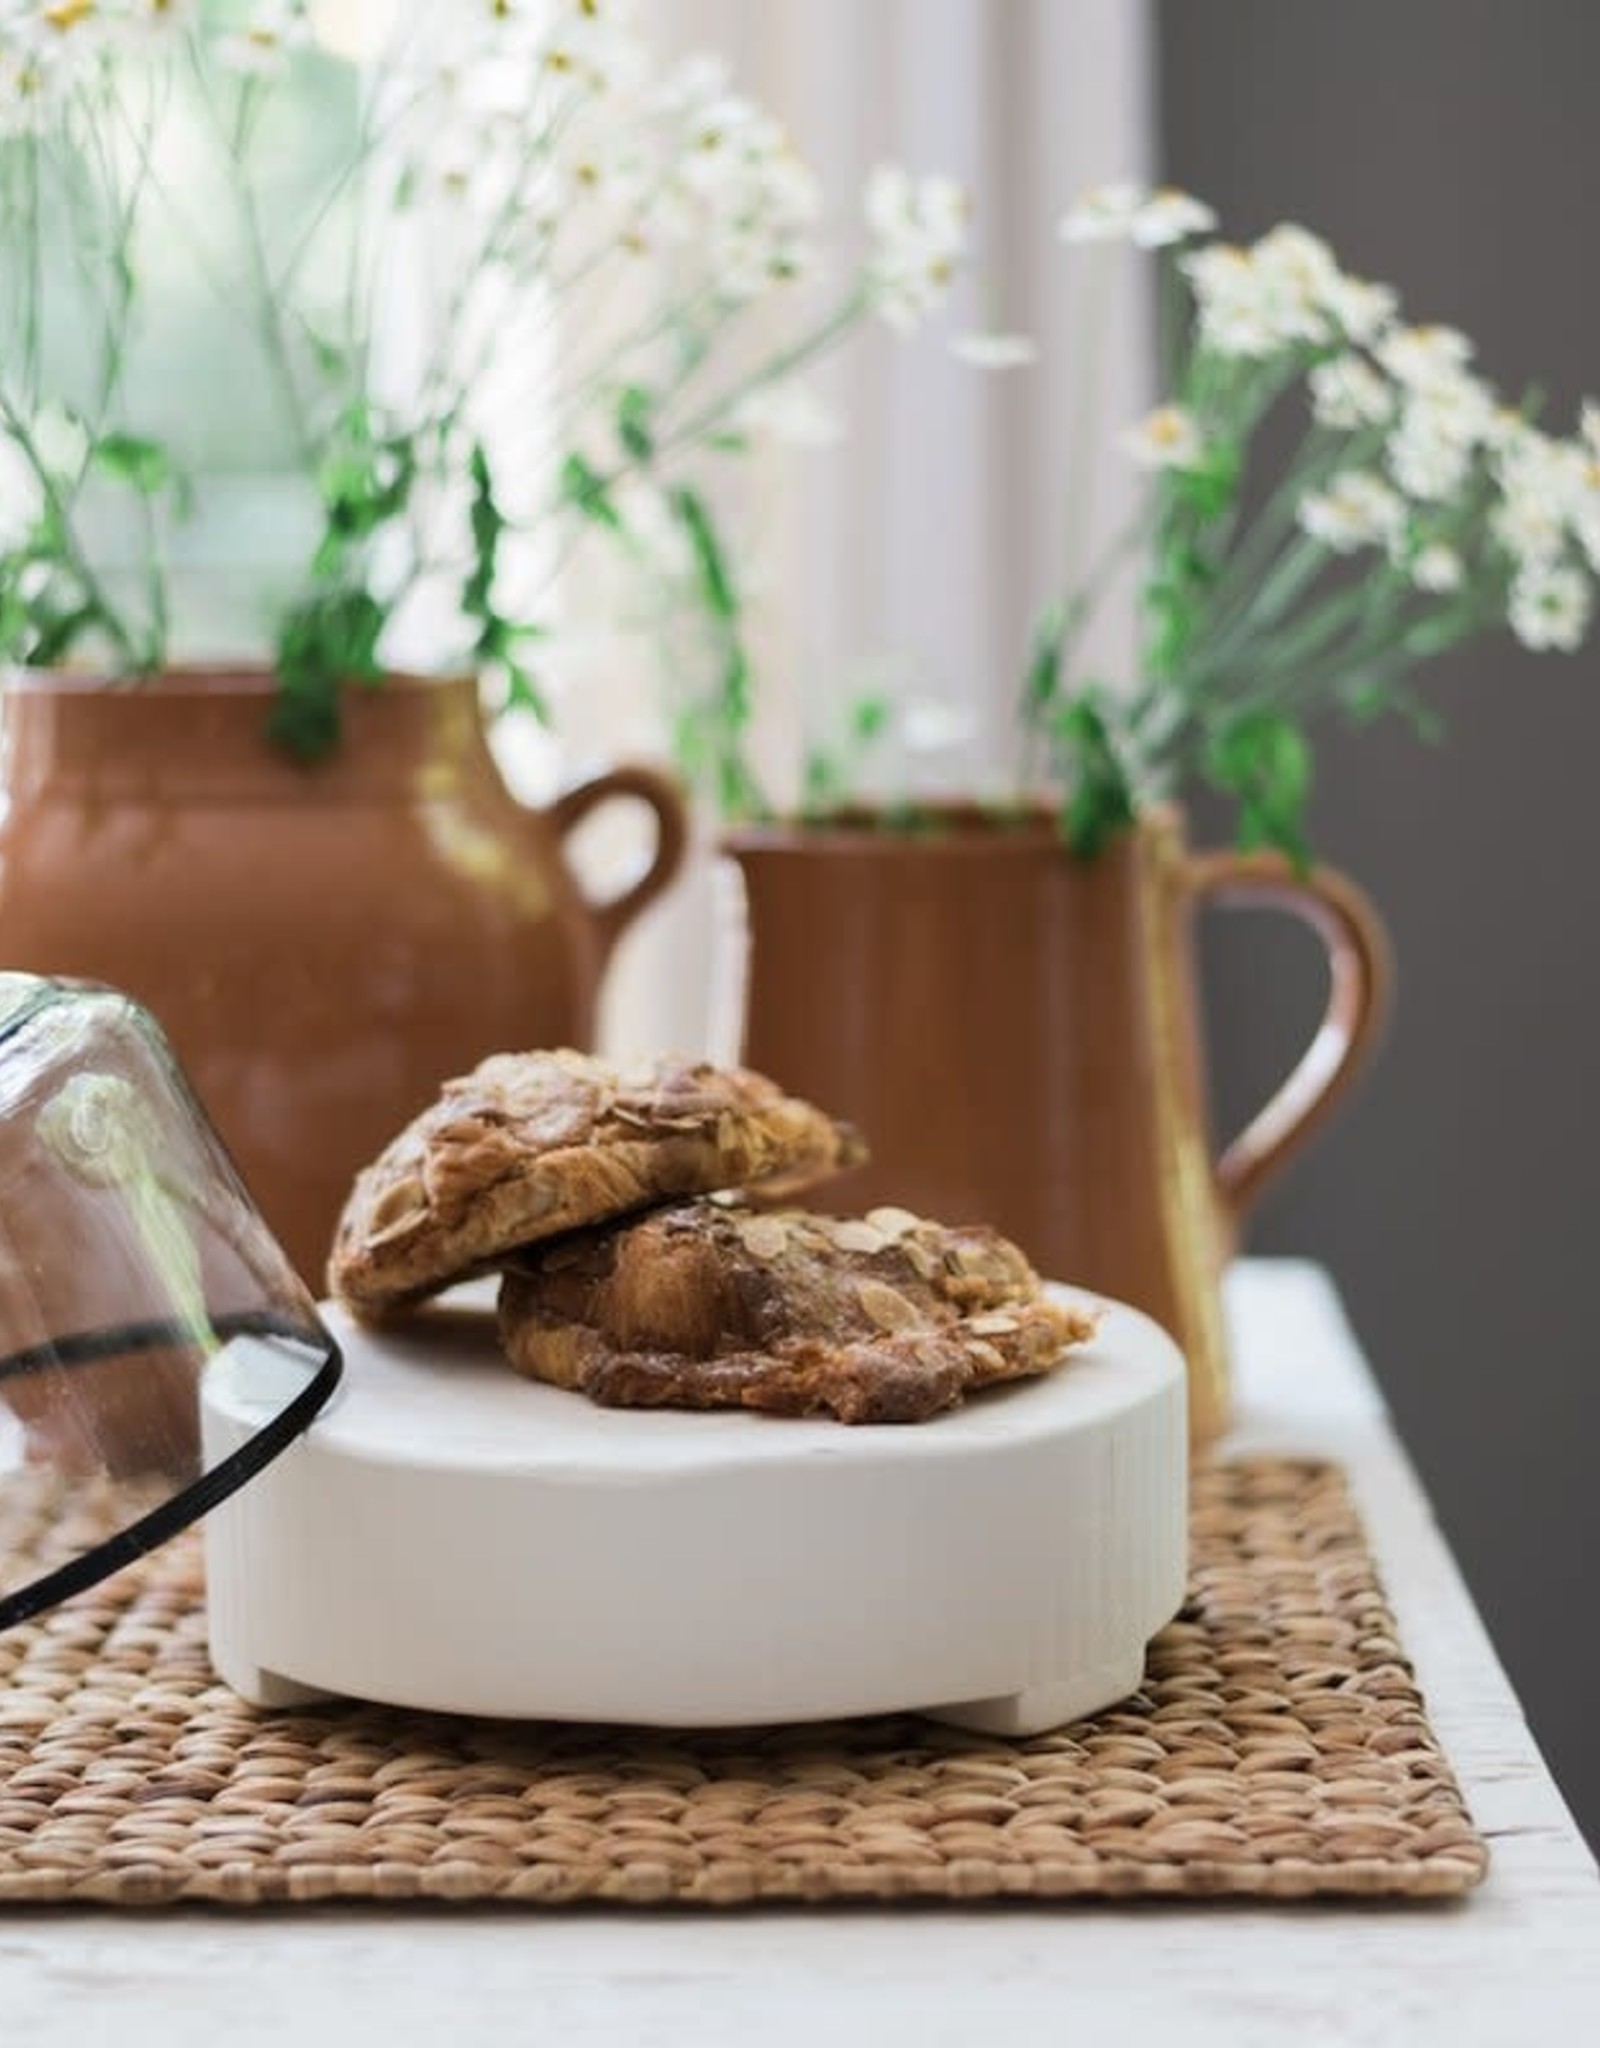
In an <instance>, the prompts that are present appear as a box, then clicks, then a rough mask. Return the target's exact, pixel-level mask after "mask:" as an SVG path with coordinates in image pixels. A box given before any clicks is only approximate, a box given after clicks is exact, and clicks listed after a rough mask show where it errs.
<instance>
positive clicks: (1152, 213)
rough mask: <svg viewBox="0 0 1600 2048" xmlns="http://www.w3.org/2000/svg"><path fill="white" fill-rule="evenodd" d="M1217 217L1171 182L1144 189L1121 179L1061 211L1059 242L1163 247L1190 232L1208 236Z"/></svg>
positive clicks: (1188, 234) (1203, 202) (1086, 194)
mask: <svg viewBox="0 0 1600 2048" xmlns="http://www.w3.org/2000/svg"><path fill="white" fill-rule="evenodd" d="M1216 224H1217V216H1216V215H1215V213H1213V212H1212V210H1211V208H1210V207H1209V206H1207V205H1206V203H1205V201H1204V200H1201V199H1196V198H1194V197H1193V195H1192V194H1190V193H1188V192H1180V191H1179V190H1178V188H1177V186H1175V185H1163V186H1161V187H1159V188H1158V189H1157V190H1156V191H1154V192H1149V191H1147V190H1146V189H1145V187H1144V186H1143V185H1135V184H1133V183H1131V182H1129V181H1126V180H1124V181H1120V182H1118V183H1115V184H1110V185H1097V186H1095V187H1094V189H1093V190H1092V191H1089V192H1086V193H1085V194H1084V195H1083V197H1082V198H1081V199H1080V200H1079V201H1078V202H1077V204H1076V205H1075V206H1073V207H1072V208H1070V209H1069V211H1068V212H1066V213H1065V214H1063V215H1062V218H1061V221H1060V224H1059V229H1058V232H1059V233H1060V236H1061V239H1062V240H1063V241H1064V242H1132V243H1133V244H1134V246H1135V247H1136V248H1139V249H1166V248H1169V247H1170V246H1171V245H1172V244H1173V243H1174V242H1187V241H1189V240H1191V239H1192V238H1193V237H1194V236H1195V235H1208V234H1210V232H1211V231H1212V229H1213V228H1214V227H1215V226H1216Z"/></svg>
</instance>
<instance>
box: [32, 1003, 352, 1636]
mask: <svg viewBox="0 0 1600 2048" xmlns="http://www.w3.org/2000/svg"><path fill="white" fill-rule="evenodd" d="M0 1036H4V1034H3V1033H0ZM211 1328H212V1329H213V1330H214V1331H215V1333H216V1334H217V1335H218V1336H221V1337H282V1338H287V1339H288V1340H289V1341H290V1342H292V1343H296V1344H303V1345H306V1346H308V1347H309V1348H310V1349H312V1350H313V1351H316V1352H319V1353H320V1354H321V1363H320V1364H319V1365H318V1367H317V1369H316V1372H315V1373H314V1374H313V1376H312V1378H311V1379H310V1380H309V1381H307V1383H306V1385H305V1386H304V1387H302V1388H301V1390H300V1392H299V1393H298V1394H296V1395H295V1397H294V1399H293V1400H292V1401H290V1402H289V1403H288V1405H287V1406H286V1407H284V1408H282V1409H280V1410H279V1412H278V1413H277V1414H276V1415H275V1416H273V1417H272V1419H271V1420H270V1421H269V1422H267V1423H264V1424H263V1425H262V1427H261V1428H260V1429H258V1430H257V1431H256V1433H255V1435H254V1436H253V1437H251V1438H250V1439H249V1441H248V1442H246V1443H243V1444H241V1445H240V1446H239V1448H238V1449H237V1450H236V1451H230V1452H229V1454H228V1456H227V1457H226V1458H223V1459H221V1460H220V1461H219V1462H218V1463H217V1464H215V1465H213V1466H212V1467H211V1468H210V1470H209V1471H205V1472H202V1473H201V1474H200V1475H199V1477H198V1478H196V1479H194V1480H191V1481H190V1483H189V1484H188V1485H187V1486H185V1487H181V1488H180V1489H179V1491H178V1492H176V1493H174V1494H171V1495H169V1497H168V1498H167V1499H166V1500H164V1501H162V1502H161V1504H160V1505H159V1506H158V1507H155V1508H152V1509H151V1510H150V1511H149V1513H148V1514H144V1515H141V1516H139V1517H138V1519H137V1520H135V1521H132V1522H130V1523H129V1524H128V1525H127V1527H126V1528H124V1529H119V1530H117V1531H116V1533H115V1534H114V1535H111V1536H108V1537H107V1538H106V1540H105V1542H103V1543H97V1544H96V1545H95V1546H94V1548H93V1549H92V1550H86V1551H84V1552H83V1553H82V1554H81V1555H80V1556H78V1557H74V1558H71V1559H69V1560H68V1561H67V1563H65V1564H62V1565H58V1566H56V1567H55V1569H54V1570H52V1571H48V1572H45V1573H44V1574H43V1575H42V1576H41V1577H39V1578H37V1579H33V1580H31V1581H30V1582H29V1583H28V1584H27V1585H25V1586H19V1587H18V1588H17V1589H16V1591H15V1592H12V1593H7V1594H5V1595H4V1596H3V1597H0V1631H4V1630H6V1629H9V1628H14V1627H15V1626H16V1625H17V1624H18V1623H19V1622H23V1621H29V1620H31V1619H32V1618H33V1617H34V1616H35V1615H37V1614H42V1613H43V1612H44V1611H45V1610H46V1609H47V1608H50V1607H54V1606H56V1605H57V1604H58V1602H60V1601H62V1600H65V1599H68V1598H69V1597H70V1596H71V1595H72V1594H74V1593H81V1592H83V1591H85V1590H86V1588H88V1587H90V1586H97V1585H98V1584H99V1583H100V1581H101V1580H102V1579H107V1578H110V1576H111V1574H112V1573H113V1572H118V1571H121V1570H122V1568H123V1567H124V1565H129V1564H132V1563H134V1562H135V1561H136V1560H137V1559H139V1558H141V1557H146V1556H148V1555H149V1553H150V1552H151V1551H153V1550H157V1549H159V1548H160V1547H161V1545H162V1544H163V1543H166V1542H168V1541H170V1539H171V1538H172V1537H174V1536H176V1535H177V1534H178V1533H179V1531H180V1530H183V1529H187V1528H188V1527H189V1526H190V1524H191V1523H193V1522H197V1521H199V1519H200V1518H201V1516H202V1515H205V1514H209V1512H210V1511H211V1509H212V1508H214V1507H215V1506H216V1505H217V1503H218V1502H219V1501H223V1500H226V1499H227V1498H228V1496H229V1494H231V1493H237V1492H238V1490H239V1488H240V1487H241V1486H243V1485H244V1484H245V1483H246V1481H247V1480H251V1479H253V1478H254V1477H255V1476H256V1474H257V1473H258V1472H260V1471H261V1470H262V1469H263V1467H265V1466H267V1465H269V1464H271V1462H272V1460H273V1459H274V1458H275V1457H277V1455H278V1453H279V1452H280V1451H282V1450H285V1449H286V1448H287V1447H288V1446H289V1445H290V1444H291V1443H292V1442H293V1441H294V1439H295V1438H296V1437H297V1436H298V1435H299V1434H300V1432H301V1431H302V1430H303V1429H305V1428H306V1427H307V1426H308V1424H309V1423H310V1422H311V1421H312V1419H313V1418H314V1417H315V1416H316V1414H317V1413H318V1411H319V1410H320V1409H321V1408H322V1406H323V1404H324V1403H325V1402H326V1401H327V1399H328V1396H329V1395H330V1394H331V1393H332V1392H333V1390H334V1388H335V1387H336V1386H337V1385H338V1384H339V1379H340V1375H341V1374H342V1373H343V1371H344V1355H343V1353H342V1352H341V1351H340V1349H339V1346H338V1345H337V1344H336V1343H335V1342H334V1340H333V1338H332V1337H331V1336H330V1335H329V1334H328V1332H327V1331H326V1330H325V1329H324V1328H323V1327H322V1325H321V1324H320V1323H307V1322H304V1321H296V1320H295V1319H294V1318H293V1317H290V1316H280V1315H270V1314H267V1313H264V1312H260V1311H256V1312H245V1313H239V1314H228V1315H220V1316H217V1317H215V1318H214V1319H213V1321H212V1323H211ZM193 1338H194V1328H193V1325H192V1324H188V1323H184V1322H179V1321H165V1322H146V1323H126V1324H122V1325H121V1326H119V1327H116V1328H113V1329H109V1330H88V1331H83V1332H80V1333H79V1334H77V1335H74V1336H68V1337H58V1338H56V1339H54V1340H53V1341H52V1342H50V1343H47V1344H39V1345H35V1346H34V1347H33V1348H32V1349H30V1350H27V1351H16V1352H13V1353H12V1354H11V1355H10V1356H9V1357H7V1358H0V1385H3V1384H4V1383H5V1381H7V1380H9V1379H17V1378H20V1377H22V1376H23V1375H25V1374H28V1373H34V1372H43V1371H45V1370H47V1369H48V1368H49V1367H52V1366H75V1365H98V1364H103V1363H104V1362H105V1361H106V1360H108V1359H114V1358H120V1357H129V1356H133V1355H137V1354H138V1353H140V1352H143V1351H154V1350H158V1349H160V1348H162V1347H163V1346H165V1345H169V1344H176V1343H183V1342H192V1341H193Z"/></svg>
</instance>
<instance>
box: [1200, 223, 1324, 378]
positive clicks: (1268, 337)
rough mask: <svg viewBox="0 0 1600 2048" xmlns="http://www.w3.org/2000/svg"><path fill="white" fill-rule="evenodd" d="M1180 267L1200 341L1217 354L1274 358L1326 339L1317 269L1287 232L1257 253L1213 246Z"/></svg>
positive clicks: (1259, 245)
mask: <svg viewBox="0 0 1600 2048" xmlns="http://www.w3.org/2000/svg"><path fill="white" fill-rule="evenodd" d="M1274 237H1275V238H1276V239H1274ZM1308 240H1314V238H1309V237H1308ZM1269 244H1271V247H1270V248H1269V247H1268V245H1269ZM1263 250H1265V251H1266V253H1265V254H1263V253H1262V252H1263ZM1182 267H1183V270H1184V274H1185V275H1186V276H1187V278H1188V279H1189V282H1190V284H1191V286H1192V287H1193V290H1194V295H1195V305H1196V308H1197V310H1198V312H1199V316H1200V338H1201V340H1202V342H1204V344H1205V345H1206V347H1207V348H1209V349H1212V350H1213V351H1214V352H1215V353H1216V354H1217V355H1221V356H1245V357H1261V356H1270V355H1276V354H1277V353H1278V351H1279V350H1280V349H1282V348H1287V347H1293V346H1296V345H1298V344H1300V343H1303V342H1318V341H1325V340H1327V339H1328V336H1329V331H1330V330H1329V326H1328V322H1327V319H1326V317H1325V315H1324V314H1323V313H1322V312H1321V311H1320V309H1319V307H1318V303H1317V298H1316V294H1315V291H1314V289H1313V268H1314V267H1313V266H1312V265H1311V264H1310V263H1309V262H1308V261H1307V260H1306V252H1305V251H1304V250H1303V249H1302V248H1301V247H1300V246H1299V245H1298V244H1297V243H1294V242H1291V241H1290V240H1289V238H1288V231H1287V230H1285V229H1281V228H1280V229H1275V230H1274V233H1273V236H1269V237H1267V238H1266V241H1264V242H1260V243H1257V245H1256V247H1255V248H1254V249H1238V248H1235V247H1233V246H1232V245H1231V244H1230V243H1226V242H1213V243H1211V244H1210V245H1209V246H1208V247H1206V248H1204V249H1198V250H1196V251H1195V253H1194V254H1193V255H1192V256H1187V257H1185V258H1183V260H1182Z"/></svg>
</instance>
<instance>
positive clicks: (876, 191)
mask: <svg viewBox="0 0 1600 2048" xmlns="http://www.w3.org/2000/svg"><path fill="white" fill-rule="evenodd" d="M970 211H971V209H970V206H969V202H968V199H967V194H966V190H965V188H964V187H963V186H961V185H960V184H958V183H957V182H956V180H955V179H954V178H945V177H926V178H913V177H912V176H911V175H910V173H909V172H908V171H905V170H903V169H901V168H900V166H899V165H895V164H881V165H880V166H879V167H878V169H877V170H875V171H874V172H873V173H872V176H871V177H870V178H869V179H868V181H867V196H866V214H867V225H868V226H869V228H870V229H871V230H872V234H873V238H874V249H873V253H872V258H871V262H870V266H869V269H870V275H871V278H872V285H873V303H874V307H875V309H876V311H877V312H878V314H879V316H880V317H881V318H882V319H884V320H885V321H887V322H888V324H889V325H890V326H891V327H895V328H899V329H900V330H901V331H902V332H904V331H907V330H909V329H910V328H913V327H915V326H916V325H917V324H918V322H919V321H921V320H923V319H924V318H925V317H926V316H927V315H928V314H929V313H930V312H932V311H933V309H934V308H935V307H936V306H937V305H938V304H939V302H940V301H941V300H942V299H943V298H944V296H945V294H946V293H947V292H948V291H949V289H950V286H951V285H952V284H953V283H954V281H955V277H956V273H957V271H958V270H959V269H960V267H961V262H962V259H963V257H964V256H965V254H966V249H967V232H968V220H969V216H970Z"/></svg>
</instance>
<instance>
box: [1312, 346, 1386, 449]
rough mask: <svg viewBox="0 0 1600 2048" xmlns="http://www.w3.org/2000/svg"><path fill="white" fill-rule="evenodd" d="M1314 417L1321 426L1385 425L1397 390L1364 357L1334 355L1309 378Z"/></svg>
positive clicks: (1348, 428) (1348, 427)
mask: <svg viewBox="0 0 1600 2048" xmlns="http://www.w3.org/2000/svg"><path fill="white" fill-rule="evenodd" d="M1307 382H1308V384H1309V386H1310V390H1311V411H1312V416H1313V417H1314V418H1315V420H1316V421H1317V424H1318V425H1319V426H1323V427H1334V428H1337V429H1339V430H1340V431H1348V430H1350V429H1353V428H1356V427H1377V426H1382V425H1383V423H1384V421H1385V420H1387V419H1389V418H1390V417H1391V416H1392V414H1393V412H1394V390H1393V388H1392V386H1390V385H1389V384H1387V383H1385V382H1384V380H1383V378H1382V377H1380V376H1379V375H1378V373H1377V371H1376V370H1375V369H1374V368H1373V367H1372V365H1371V364H1370V363H1369V362H1368V361H1367V360H1366V358H1365V357H1364V356H1358V355H1356V354H1354V353H1351V354H1348V355H1342V356H1333V357H1331V358H1330V359H1329V360H1328V361H1327V362H1325V363H1318V364H1317V366H1316V368H1315V369H1314V370H1313V371H1312V372H1311V375H1310V377H1309V378H1308V380H1307Z"/></svg>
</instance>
